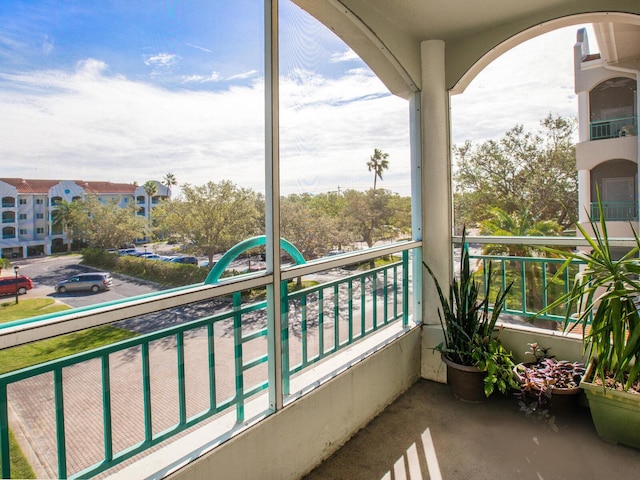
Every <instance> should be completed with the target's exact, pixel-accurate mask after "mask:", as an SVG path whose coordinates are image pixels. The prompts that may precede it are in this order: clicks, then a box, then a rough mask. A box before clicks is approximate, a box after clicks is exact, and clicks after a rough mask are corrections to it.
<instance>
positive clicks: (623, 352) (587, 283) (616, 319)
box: [543, 200, 640, 448]
mask: <svg viewBox="0 0 640 480" xmlns="http://www.w3.org/2000/svg"><path fill="white" fill-rule="evenodd" d="M598 209H599V213H600V217H599V218H600V222H599V223H596V222H594V220H593V219H592V218H591V217H589V222H590V224H591V229H592V231H593V232H594V233H593V235H590V234H589V233H588V232H587V231H586V230H585V229H584V228H583V227H582V226H581V225H580V224H577V228H578V229H579V230H580V232H581V233H582V235H583V236H584V238H585V239H586V240H587V242H588V243H589V245H590V247H591V250H590V252H589V253H577V252H566V251H555V253H557V254H558V255H560V256H562V257H563V258H565V262H564V264H563V266H562V268H561V269H560V271H559V272H558V273H557V274H556V276H557V275H560V274H562V272H563V271H564V270H565V269H566V268H568V266H569V263H570V262H571V261H572V260H583V261H585V262H586V267H585V268H584V270H582V272H581V273H580V274H578V275H577V276H576V278H575V281H574V283H573V285H572V288H571V290H570V291H569V292H568V293H566V294H565V295H563V296H561V297H560V298H559V299H557V300H556V301H555V302H553V303H552V304H550V305H549V306H548V307H547V308H546V309H545V310H543V311H546V310H551V309H553V308H554V307H556V306H558V305H566V307H567V311H566V312H567V313H566V316H565V324H564V326H565V331H571V330H574V329H576V328H578V327H580V328H581V329H582V332H583V340H584V348H585V352H586V353H587V354H588V355H589V358H590V360H591V361H590V363H589V366H588V368H587V372H586V373H585V375H584V377H583V380H582V382H581V384H580V386H581V387H582V388H583V389H584V390H585V392H586V394H587V399H588V401H589V407H590V410H591V416H592V418H593V421H594V424H595V427H596V430H597V431H598V434H599V435H600V436H601V437H602V438H603V439H605V440H607V441H611V442H614V443H622V444H625V445H630V446H634V447H636V448H640V433H639V432H640V316H639V315H638V299H639V297H640V281H639V280H638V278H639V277H638V276H639V275H640V263H639V260H638V257H637V254H638V251H639V250H640V239H639V238H638V235H637V233H636V232H635V230H633V234H634V237H635V243H636V245H635V246H634V247H633V248H632V249H631V250H630V251H629V252H628V253H626V254H625V255H624V256H623V257H622V258H620V259H615V257H614V256H613V255H612V253H611V248H610V241H609V237H608V234H607V225H606V222H605V216H604V212H603V210H602V205H601V203H600V201H599V200H598ZM548 250H550V249H548Z"/></svg>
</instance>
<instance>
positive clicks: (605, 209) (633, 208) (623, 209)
mask: <svg viewBox="0 0 640 480" xmlns="http://www.w3.org/2000/svg"><path fill="white" fill-rule="evenodd" d="M601 203H602V213H603V214H604V219H605V220H613V221H623V222H628V221H630V220H638V202H601ZM591 218H592V219H593V220H600V210H599V208H598V202H591Z"/></svg>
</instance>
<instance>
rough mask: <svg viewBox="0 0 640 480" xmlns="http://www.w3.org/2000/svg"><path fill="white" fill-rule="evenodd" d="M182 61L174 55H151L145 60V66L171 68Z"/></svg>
mask: <svg viewBox="0 0 640 480" xmlns="http://www.w3.org/2000/svg"><path fill="white" fill-rule="evenodd" d="M178 60H180V57H178V56H177V55H174V54H172V53H156V54H155V55H149V56H147V58H145V60H144V64H145V65H147V66H149V67H161V68H162V67H170V66H172V65H174V64H175V63H177V62H178Z"/></svg>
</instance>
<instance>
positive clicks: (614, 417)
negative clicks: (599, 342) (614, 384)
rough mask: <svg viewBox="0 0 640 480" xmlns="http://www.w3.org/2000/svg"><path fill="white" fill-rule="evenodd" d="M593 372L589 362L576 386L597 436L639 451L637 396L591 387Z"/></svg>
mask: <svg viewBox="0 0 640 480" xmlns="http://www.w3.org/2000/svg"><path fill="white" fill-rule="evenodd" d="M594 369H595V364H594V363H593V362H592V363H591V364H589V368H588V369H587V373H586V374H585V376H584V378H583V380H582V382H581V383H580V386H581V387H582V388H583V389H584V391H585V392H586V394H587V399H588V401H589V408H590V409H591V418H592V419H593V423H594V425H595V427H596V431H597V432H598V435H600V437H601V438H602V439H603V440H605V441H607V442H610V443H621V444H623V445H629V446H631V447H635V448H640V395H638V394H635V393H629V392H623V391H617V390H612V389H610V388H607V389H605V388H604V387H602V386H601V385H596V384H595V383H592V378H593V373H594ZM587 379H588V381H587Z"/></svg>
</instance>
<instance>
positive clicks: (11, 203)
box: [2, 197, 16, 208]
mask: <svg viewBox="0 0 640 480" xmlns="http://www.w3.org/2000/svg"><path fill="white" fill-rule="evenodd" d="M15 206H16V199H15V198H13V197H2V208H13V207H15Z"/></svg>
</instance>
